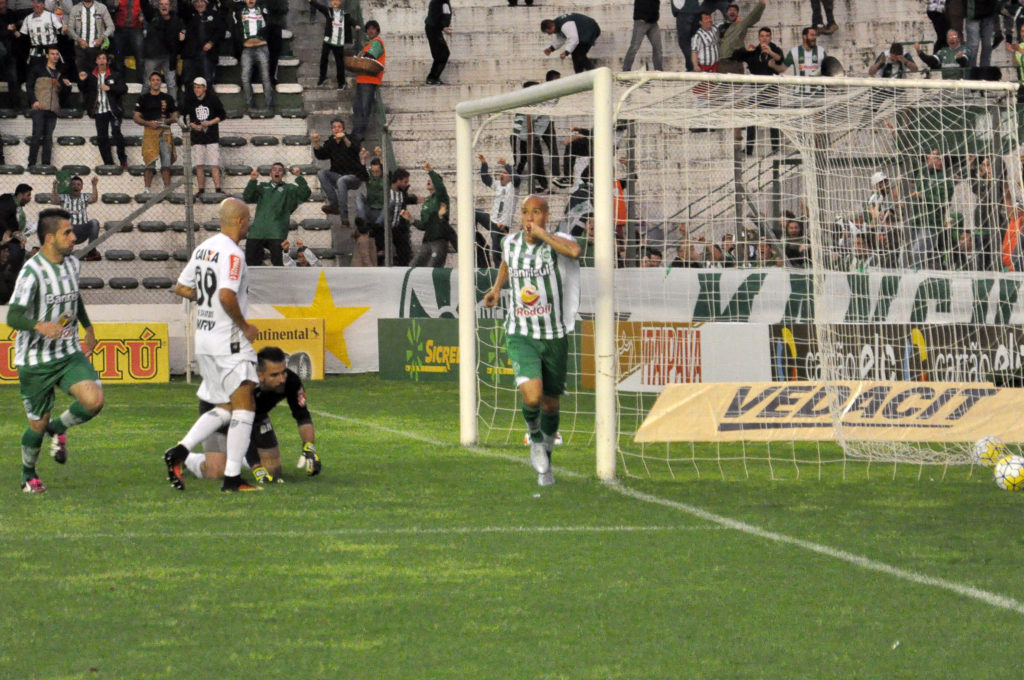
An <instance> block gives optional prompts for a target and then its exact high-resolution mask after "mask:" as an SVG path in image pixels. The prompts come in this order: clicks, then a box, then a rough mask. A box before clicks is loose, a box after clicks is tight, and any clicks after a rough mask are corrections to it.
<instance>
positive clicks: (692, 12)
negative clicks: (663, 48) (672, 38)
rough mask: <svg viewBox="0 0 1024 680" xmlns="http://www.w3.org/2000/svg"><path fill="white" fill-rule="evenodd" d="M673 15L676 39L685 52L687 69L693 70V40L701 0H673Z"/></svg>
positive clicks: (684, 58) (680, 48)
mask: <svg viewBox="0 0 1024 680" xmlns="http://www.w3.org/2000/svg"><path fill="white" fill-rule="evenodd" d="M672 16H674V17H675V18H676V41H677V42H678V43H679V51H680V52H682V53H683V63H685V64H686V70H687V71H692V70H693V59H692V57H691V56H690V54H691V53H692V52H693V49H692V47H691V40H692V39H693V32H694V31H695V30H696V29H697V19H698V17H699V16H700V0H672Z"/></svg>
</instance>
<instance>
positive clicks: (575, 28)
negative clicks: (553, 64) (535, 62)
mask: <svg viewBox="0 0 1024 680" xmlns="http://www.w3.org/2000/svg"><path fill="white" fill-rule="evenodd" d="M540 30H541V33H545V34H547V35H553V36H555V37H554V42H552V43H551V45H550V46H549V47H547V48H546V49H545V50H544V54H545V55H550V54H551V53H552V52H555V51H558V50H559V49H561V53H560V54H559V55H558V56H559V57H560V58H561V59H565V58H566V57H568V56H570V55H571V56H572V68H573V71H574V72H576V73H583V72H584V71H589V70H591V69H592V68H594V62H592V61H591V60H590V57H588V56H587V53H588V52H590V48H591V47H593V46H594V43H595V42H597V39H598V38H599V37H601V27H600V26H598V24H597V22H596V21H594V20H593V19H591V18H590V17H588V16H587V15H586V14H580V13H579V12H570V13H568V14H562V15H560V16H558V17H555V18H554V19H545V20H544V21H542V22H540Z"/></svg>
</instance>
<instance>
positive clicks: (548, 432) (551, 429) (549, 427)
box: [540, 411, 559, 451]
mask: <svg viewBox="0 0 1024 680" xmlns="http://www.w3.org/2000/svg"><path fill="white" fill-rule="evenodd" d="M558 420H559V417H558V411H555V412H554V413H544V412H543V411H542V412H541V414H540V431H541V433H542V434H543V435H544V445H545V446H547V448H548V451H550V450H551V447H552V446H554V445H555V435H556V434H558Z"/></svg>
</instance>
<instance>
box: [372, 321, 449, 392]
mask: <svg viewBox="0 0 1024 680" xmlns="http://www.w3.org/2000/svg"><path fill="white" fill-rule="evenodd" d="M377 344H378V351H379V353H380V377H381V378H384V379H386V380H413V381H420V380H428V381H430V380H458V376H459V322H458V320H457V319H378V320H377Z"/></svg>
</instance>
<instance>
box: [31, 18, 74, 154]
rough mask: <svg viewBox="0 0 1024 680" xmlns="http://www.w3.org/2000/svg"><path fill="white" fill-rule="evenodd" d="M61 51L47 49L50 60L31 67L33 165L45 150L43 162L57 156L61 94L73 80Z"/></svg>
mask: <svg viewBox="0 0 1024 680" xmlns="http://www.w3.org/2000/svg"><path fill="white" fill-rule="evenodd" d="M26 21H27V20H26ZM59 62H60V51H59V50H58V49H57V46H56V45H50V46H49V47H47V48H46V61H45V62H43V63H41V64H35V65H33V66H32V68H30V69H29V75H28V81H27V82H26V86H27V87H26V89H27V90H28V103H29V106H30V107H31V109H32V110H31V112H30V113H29V115H30V116H31V118H32V136H31V138H30V141H29V144H28V164H29V166H33V165H35V164H36V159H37V158H38V157H39V149H40V148H41V149H42V150H43V154H42V161H43V165H49V164H50V161H51V160H52V159H53V131H54V129H55V128H56V127H57V111H59V110H60V96H61V93H62V92H63V91H66V90H67V89H68V88H69V86H70V85H71V82H70V81H69V80H68V79H67V78H65V77H64V76H63V75H61V72H60V67H59V66H58V64H59Z"/></svg>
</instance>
